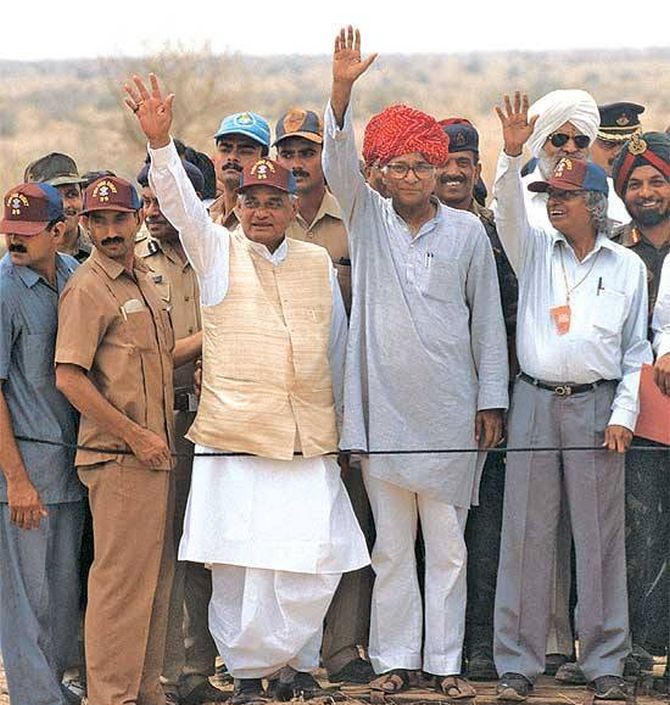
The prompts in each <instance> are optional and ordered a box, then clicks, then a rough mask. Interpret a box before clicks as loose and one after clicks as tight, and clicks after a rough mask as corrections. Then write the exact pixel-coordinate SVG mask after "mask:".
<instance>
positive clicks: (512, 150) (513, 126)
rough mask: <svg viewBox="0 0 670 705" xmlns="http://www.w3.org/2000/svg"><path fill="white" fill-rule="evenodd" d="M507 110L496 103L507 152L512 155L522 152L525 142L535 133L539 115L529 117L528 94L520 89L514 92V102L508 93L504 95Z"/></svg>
mask: <svg viewBox="0 0 670 705" xmlns="http://www.w3.org/2000/svg"><path fill="white" fill-rule="evenodd" d="M503 100H504V103H505V110H504V111H503V110H502V109H501V108H500V107H499V106H497V105H496V113H497V114H498V117H499V118H500V124H501V126H502V131H503V140H504V142H505V152H507V154H510V155H516V154H521V152H522V150H523V146H524V144H526V142H527V141H528V138H529V137H530V136H531V135H532V134H533V130H534V129H535V123H536V122H537V118H538V116H537V115H535V116H534V117H532V118H531V119H530V120H529V119H528V96H527V95H526V94H525V93H524V94H523V95H521V93H520V92H519V91H516V92H515V93H514V104H512V101H511V100H510V97H509V96H508V95H506V96H504V97H503Z"/></svg>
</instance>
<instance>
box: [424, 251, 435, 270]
mask: <svg viewBox="0 0 670 705" xmlns="http://www.w3.org/2000/svg"><path fill="white" fill-rule="evenodd" d="M433 257H435V255H434V254H433V253H432V252H426V260H425V261H426V268H429V267H430V265H431V264H432V262H433Z"/></svg>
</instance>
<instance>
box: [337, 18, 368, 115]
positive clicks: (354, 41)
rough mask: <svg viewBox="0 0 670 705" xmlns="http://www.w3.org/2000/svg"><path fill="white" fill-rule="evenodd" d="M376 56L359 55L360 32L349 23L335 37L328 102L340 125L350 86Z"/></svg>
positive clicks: (349, 94)
mask: <svg viewBox="0 0 670 705" xmlns="http://www.w3.org/2000/svg"><path fill="white" fill-rule="evenodd" d="M376 58H377V54H370V56H368V57H367V59H363V58H362V57H361V33H360V32H359V31H358V30H357V29H356V30H355V29H354V28H353V27H352V26H351V25H349V26H348V27H347V28H346V29H345V28H344V27H342V29H341V30H340V31H339V34H338V35H337V36H336V37H335V49H334V51H333V90H332V93H331V96H330V104H331V106H332V108H333V112H334V113H335V119H336V120H337V122H338V123H339V124H340V126H341V125H342V120H343V119H344V113H345V111H346V109H347V105H349V99H350V97H351V87H352V86H353V85H354V83H355V82H356V81H357V80H358V79H359V78H360V77H361V76H362V75H363V74H364V73H365V72H366V71H367V70H368V68H369V67H370V65H371V64H372V62H373V61H374V60H375V59H376Z"/></svg>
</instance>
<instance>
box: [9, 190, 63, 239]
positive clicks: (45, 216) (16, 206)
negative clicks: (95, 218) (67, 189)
mask: <svg viewBox="0 0 670 705" xmlns="http://www.w3.org/2000/svg"><path fill="white" fill-rule="evenodd" d="M4 206H5V208H4V218H3V219H2V221H1V222H0V233H3V234H6V235H25V236H27V237H32V236H33V235H39V233H41V232H42V231H43V230H44V229H45V228H46V226H47V225H48V224H49V223H50V222H51V221H53V220H57V219H58V218H62V217H63V199H62V198H61V195H60V193H59V191H58V189H57V188H55V187H54V186H51V184H44V183H40V182H32V183H27V184H19V185H18V186H14V188H12V189H10V190H9V191H7V193H6V194H5V199H4Z"/></svg>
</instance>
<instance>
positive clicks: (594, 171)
mask: <svg viewBox="0 0 670 705" xmlns="http://www.w3.org/2000/svg"><path fill="white" fill-rule="evenodd" d="M551 189H555V190H557V191H598V192H600V193H604V194H605V195H606V196H607V192H608V191H609V186H608V185H607V174H606V173H605V170H604V169H602V168H601V167H599V166H598V165H597V164H594V163H593V162H587V161H586V160H584V159H570V158H569V157H563V158H562V159H560V160H559V161H558V163H557V164H556V166H555V167H554V171H553V172H552V174H551V176H550V177H549V179H548V180H547V181H533V182H532V183H530V184H528V190H529V191H534V192H536V193H544V192H546V191H549V190H551Z"/></svg>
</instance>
